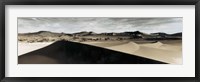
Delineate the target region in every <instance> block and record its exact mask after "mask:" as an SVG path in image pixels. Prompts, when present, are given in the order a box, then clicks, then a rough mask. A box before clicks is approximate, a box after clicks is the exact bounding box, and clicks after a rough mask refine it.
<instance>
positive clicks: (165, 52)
mask: <svg viewBox="0 0 200 82" xmlns="http://www.w3.org/2000/svg"><path fill="white" fill-rule="evenodd" d="M81 43H83V44H88V45H92V46H97V47H102V48H105V49H109V50H114V51H120V52H123V53H127V54H132V55H136V56H140V57H145V58H149V59H153V60H158V61H162V62H166V63H170V64H182V45H181V43H180V42H177V41H175V42H173V41H171V42H169V43H167V41H166V42H159V41H158V42H156V43H144V44H137V43H135V42H133V41H99V42H81ZM50 44H51V43H19V44H18V55H22V54H25V53H27V52H31V51H34V50H37V49H40V48H42V47H45V46H47V45H50Z"/></svg>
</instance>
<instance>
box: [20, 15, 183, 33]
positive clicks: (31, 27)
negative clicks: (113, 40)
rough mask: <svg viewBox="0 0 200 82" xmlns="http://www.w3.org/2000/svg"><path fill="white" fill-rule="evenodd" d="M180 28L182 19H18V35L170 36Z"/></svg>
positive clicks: (180, 29) (179, 30) (180, 30)
mask: <svg viewBox="0 0 200 82" xmlns="http://www.w3.org/2000/svg"><path fill="white" fill-rule="evenodd" d="M182 27H183V26H182V17H165V18H158V17H154V18H145V17H143V18H138V17H137V18H134V17H131V18H130V17H128V18H120V17H115V18H114V17H59V18H55V17H54V18H50V17H49V18H47V17H45V18H42V17H18V33H29V32H38V31H51V32H58V33H61V32H64V33H75V32H81V31H93V32H96V33H103V32H131V31H141V32H145V33H155V32H164V33H168V34H172V33H177V32H182Z"/></svg>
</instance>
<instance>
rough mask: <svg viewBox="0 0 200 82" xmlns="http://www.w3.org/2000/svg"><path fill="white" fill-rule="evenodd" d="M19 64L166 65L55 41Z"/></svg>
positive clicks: (20, 58)
mask: <svg viewBox="0 0 200 82" xmlns="http://www.w3.org/2000/svg"><path fill="white" fill-rule="evenodd" d="M18 63H19V64H166V63H165V62H161V61H157V60H153V59H148V58H145V57H140V56H136V55H133V54H132V55H130V54H127V53H122V52H118V51H113V50H110V49H105V48H101V47H96V46H91V45H87V44H82V43H77V42H69V41H57V42H55V43H53V44H51V45H49V46H46V47H44V48H41V49H38V50H35V51H32V52H29V53H26V54H24V55H21V56H19V57H18Z"/></svg>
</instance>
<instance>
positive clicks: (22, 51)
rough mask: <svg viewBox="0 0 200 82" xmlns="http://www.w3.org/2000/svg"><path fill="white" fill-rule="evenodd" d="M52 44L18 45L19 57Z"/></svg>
mask: <svg viewBox="0 0 200 82" xmlns="http://www.w3.org/2000/svg"><path fill="white" fill-rule="evenodd" d="M50 44H52V42H45V43H44V42H43V43H18V56H20V55H23V54H25V53H28V52H31V51H34V50H37V49H40V48H43V47H45V46H48V45H50Z"/></svg>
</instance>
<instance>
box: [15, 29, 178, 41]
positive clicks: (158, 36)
mask: <svg viewBox="0 0 200 82" xmlns="http://www.w3.org/2000/svg"><path fill="white" fill-rule="evenodd" d="M62 39H65V40H71V41H87V40H126V39H144V40H168V39H170V40H176V39H182V33H181V32H180V33H174V34H167V33H162V32H158V33H151V34H147V33H143V32H140V31H134V32H120V33H114V32H110V33H95V32H91V31H90V32H87V31H82V32H77V33H71V34H68V33H55V32H50V31H39V32H33V33H19V34H18V40H19V41H22V42H23V41H25V42H44V41H57V40H62Z"/></svg>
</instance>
